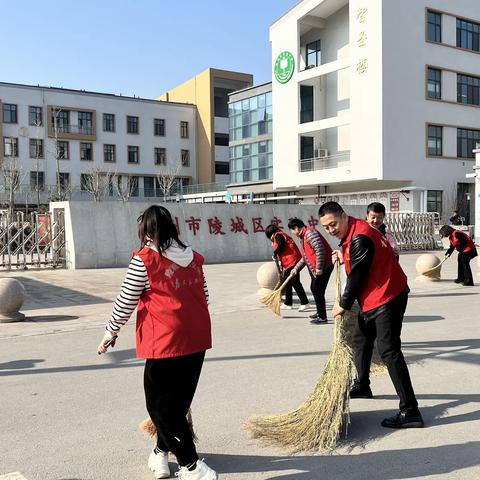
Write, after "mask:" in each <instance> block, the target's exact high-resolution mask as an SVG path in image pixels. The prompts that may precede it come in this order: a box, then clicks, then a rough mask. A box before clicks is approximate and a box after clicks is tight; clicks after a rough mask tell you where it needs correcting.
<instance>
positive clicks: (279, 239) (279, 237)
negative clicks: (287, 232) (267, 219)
mask: <svg viewBox="0 0 480 480" xmlns="http://www.w3.org/2000/svg"><path fill="white" fill-rule="evenodd" d="M275 240H276V241H277V248H276V249H275V250H274V251H273V254H274V255H278V254H279V253H280V252H281V251H282V250H283V249H284V248H285V244H286V242H285V239H284V238H283V235H277V236H276V237H275Z"/></svg>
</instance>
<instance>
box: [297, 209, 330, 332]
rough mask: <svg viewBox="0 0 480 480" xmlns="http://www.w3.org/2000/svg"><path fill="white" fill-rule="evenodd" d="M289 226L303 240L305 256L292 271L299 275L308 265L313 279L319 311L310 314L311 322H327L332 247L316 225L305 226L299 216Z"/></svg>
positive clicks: (311, 285) (313, 289)
mask: <svg viewBox="0 0 480 480" xmlns="http://www.w3.org/2000/svg"><path fill="white" fill-rule="evenodd" d="M288 228H289V229H290V231H291V232H292V233H293V234H294V235H296V236H297V237H299V238H300V241H301V242H302V256H303V258H302V259H300V261H299V262H298V263H297V264H296V265H295V268H294V269H293V270H292V273H293V274H294V275H298V274H299V273H300V270H301V269H302V268H303V267H304V266H305V265H306V266H307V269H308V273H310V277H311V279H312V283H311V284H310V290H311V291H312V295H313V298H314V299H315V305H316V307H317V311H316V313H315V314H314V315H311V316H310V318H311V319H312V320H311V321H310V323H313V324H320V323H327V310H326V305H325V290H326V289H327V285H328V280H329V279H330V275H331V274H332V270H333V265H332V249H331V247H330V245H329V244H328V242H327V241H326V240H325V239H324V238H323V237H322V235H320V232H319V231H318V230H317V229H316V228H315V227H307V226H305V224H304V223H303V221H302V220H300V219H299V218H291V219H290V221H289V222H288Z"/></svg>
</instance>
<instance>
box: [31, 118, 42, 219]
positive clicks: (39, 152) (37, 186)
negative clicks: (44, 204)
mask: <svg viewBox="0 0 480 480" xmlns="http://www.w3.org/2000/svg"><path fill="white" fill-rule="evenodd" d="M33 126H34V127H35V175H36V178H35V184H34V185H33V190H34V191H35V192H36V193H37V210H38V209H39V208H40V192H41V191H42V190H43V189H44V185H43V184H40V183H39V175H40V159H41V158H43V156H44V155H45V151H44V150H45V148H44V147H43V145H42V142H41V136H40V127H41V126H42V122H41V121H40V122H38V121H35V122H34V123H33ZM40 145H42V147H40Z"/></svg>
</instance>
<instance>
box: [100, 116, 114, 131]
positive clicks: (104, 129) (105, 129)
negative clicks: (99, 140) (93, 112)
mask: <svg viewBox="0 0 480 480" xmlns="http://www.w3.org/2000/svg"><path fill="white" fill-rule="evenodd" d="M109 117H111V121H112V122H111V123H112V128H111V129H107V128H105V127H106V125H107V118H109ZM102 130H103V131H104V132H111V133H114V132H115V114H114V113H104V114H102Z"/></svg>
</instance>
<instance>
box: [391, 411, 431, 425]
mask: <svg viewBox="0 0 480 480" xmlns="http://www.w3.org/2000/svg"><path fill="white" fill-rule="evenodd" d="M424 426H425V424H424V423H423V418H422V414H421V413H420V412H419V411H417V412H416V413H414V414H411V413H410V414H407V413H406V412H402V411H400V412H398V413H397V414H396V415H394V416H393V417H389V418H386V419H385V420H383V421H382V427H387V428H423V427H424Z"/></svg>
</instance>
